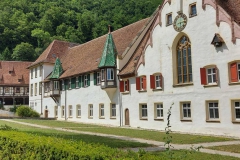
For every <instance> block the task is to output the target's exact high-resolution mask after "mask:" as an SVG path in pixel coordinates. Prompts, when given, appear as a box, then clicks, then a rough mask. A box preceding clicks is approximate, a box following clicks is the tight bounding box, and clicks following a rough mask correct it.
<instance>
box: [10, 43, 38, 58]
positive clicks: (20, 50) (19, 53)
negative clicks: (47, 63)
mask: <svg viewBox="0 0 240 160" xmlns="http://www.w3.org/2000/svg"><path fill="white" fill-rule="evenodd" d="M35 57H36V54H35V50H34V47H33V46H32V45H31V44H29V43H23V42H22V43H21V44H18V45H17V46H16V47H15V48H14V49H13V54H12V59H13V60H16V61H34V60H35Z"/></svg>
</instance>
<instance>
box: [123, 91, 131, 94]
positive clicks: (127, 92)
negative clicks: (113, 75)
mask: <svg viewBox="0 0 240 160" xmlns="http://www.w3.org/2000/svg"><path fill="white" fill-rule="evenodd" d="M129 93H130V92H129V91H126V92H122V94H129Z"/></svg>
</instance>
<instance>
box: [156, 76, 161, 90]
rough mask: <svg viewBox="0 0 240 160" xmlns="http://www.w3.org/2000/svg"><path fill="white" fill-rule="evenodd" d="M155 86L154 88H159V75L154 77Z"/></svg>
mask: <svg viewBox="0 0 240 160" xmlns="http://www.w3.org/2000/svg"><path fill="white" fill-rule="evenodd" d="M155 85H156V88H161V77H160V75H159V74H158V75H155Z"/></svg>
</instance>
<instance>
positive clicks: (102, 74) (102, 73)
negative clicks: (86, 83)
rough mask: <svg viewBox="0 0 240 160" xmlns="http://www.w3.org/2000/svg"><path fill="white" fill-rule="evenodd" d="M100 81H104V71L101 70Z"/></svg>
mask: <svg viewBox="0 0 240 160" xmlns="http://www.w3.org/2000/svg"><path fill="white" fill-rule="evenodd" d="M101 80H102V81H104V80H105V71H104V69H101Z"/></svg>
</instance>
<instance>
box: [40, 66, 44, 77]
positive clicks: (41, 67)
mask: <svg viewBox="0 0 240 160" xmlns="http://www.w3.org/2000/svg"><path fill="white" fill-rule="evenodd" d="M42 69H43V66H40V71H39V76H40V77H41V76H42Z"/></svg>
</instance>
